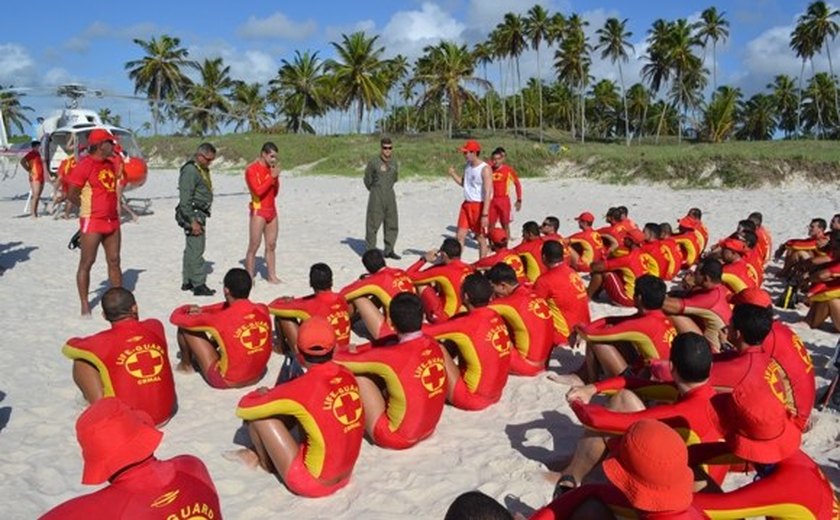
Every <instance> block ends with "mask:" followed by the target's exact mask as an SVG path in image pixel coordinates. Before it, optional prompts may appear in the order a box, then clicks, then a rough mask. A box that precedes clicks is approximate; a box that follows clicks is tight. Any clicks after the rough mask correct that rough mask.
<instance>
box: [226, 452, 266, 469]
mask: <svg viewBox="0 0 840 520" xmlns="http://www.w3.org/2000/svg"><path fill="white" fill-rule="evenodd" d="M222 457H224V458H225V460H229V461H231V462H241V463H242V464H244V465H245V467H247V468H248V469H257V467H258V466H259V465H260V458H259V457H258V456H257V453H256V452H255V451H254V450H249V449H248V448H240V449H238V450H228V451H223V452H222Z"/></svg>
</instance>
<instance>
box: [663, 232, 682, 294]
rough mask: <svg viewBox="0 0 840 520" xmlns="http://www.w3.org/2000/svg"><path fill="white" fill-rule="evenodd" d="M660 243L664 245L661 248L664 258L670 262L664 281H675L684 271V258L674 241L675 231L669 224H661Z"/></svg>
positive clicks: (664, 274)
mask: <svg viewBox="0 0 840 520" xmlns="http://www.w3.org/2000/svg"><path fill="white" fill-rule="evenodd" d="M659 241H660V243H661V244H662V247H661V248H660V249H661V251H662V256H664V257H665V260H666V261H667V262H668V266H667V268H666V269H665V271H664V272H663V273H661V274H662V279H663V280H673V279H674V278H676V276H677V274H679V272H680V269H682V264H683V256H682V249H680V246H679V245H678V244H677V241H676V240H674V230H673V229H672V228H671V224H669V223H668V222H662V223H661V224H659Z"/></svg>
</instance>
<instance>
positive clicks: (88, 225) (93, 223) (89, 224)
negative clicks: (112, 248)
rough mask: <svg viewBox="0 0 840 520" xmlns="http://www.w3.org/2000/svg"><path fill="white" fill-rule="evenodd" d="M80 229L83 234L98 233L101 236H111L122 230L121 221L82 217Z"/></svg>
mask: <svg viewBox="0 0 840 520" xmlns="http://www.w3.org/2000/svg"><path fill="white" fill-rule="evenodd" d="M79 229H80V230H81V232H82V233H98V234H100V235H110V234H111V233H113V232H115V231H118V230H119V229H120V220H119V219H107V218H91V217H81V218H80V219H79Z"/></svg>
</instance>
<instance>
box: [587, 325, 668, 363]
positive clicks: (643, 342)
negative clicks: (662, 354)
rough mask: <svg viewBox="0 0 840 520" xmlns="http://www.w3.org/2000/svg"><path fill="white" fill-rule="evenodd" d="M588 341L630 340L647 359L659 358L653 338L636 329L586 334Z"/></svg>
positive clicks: (612, 341)
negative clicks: (614, 332) (612, 332)
mask: <svg viewBox="0 0 840 520" xmlns="http://www.w3.org/2000/svg"><path fill="white" fill-rule="evenodd" d="M585 337H586V341H591V342H592V343H614V342H616V341H629V342H630V343H632V344H633V346H634V347H636V350H638V351H639V354H641V356H642V357H643V358H645V359H659V351H658V350H656V347H655V346H654V344H653V340H651V339H650V337H648V336H647V335H646V334H642V333H641V332H635V331H624V332H619V333H617V334H601V335H598V334H586V335H585Z"/></svg>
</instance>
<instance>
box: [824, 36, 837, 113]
mask: <svg viewBox="0 0 840 520" xmlns="http://www.w3.org/2000/svg"><path fill="white" fill-rule="evenodd" d="M825 53H826V55H827V56H828V73H829V74H831V84H832V85H833V86H834V89H833V90H834V114H835V115H836V116H837V121H836V122H835V124H838V125H840V104H838V102H837V82H836V81H835V80H834V65H833V64H832V63H831V46H830V45H829V44H828V42H826V43H825Z"/></svg>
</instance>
